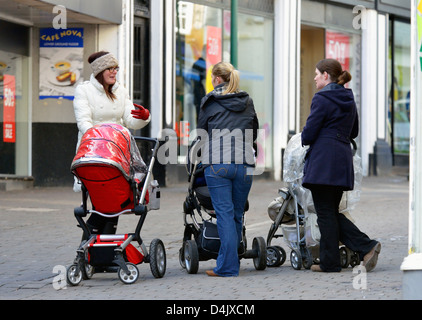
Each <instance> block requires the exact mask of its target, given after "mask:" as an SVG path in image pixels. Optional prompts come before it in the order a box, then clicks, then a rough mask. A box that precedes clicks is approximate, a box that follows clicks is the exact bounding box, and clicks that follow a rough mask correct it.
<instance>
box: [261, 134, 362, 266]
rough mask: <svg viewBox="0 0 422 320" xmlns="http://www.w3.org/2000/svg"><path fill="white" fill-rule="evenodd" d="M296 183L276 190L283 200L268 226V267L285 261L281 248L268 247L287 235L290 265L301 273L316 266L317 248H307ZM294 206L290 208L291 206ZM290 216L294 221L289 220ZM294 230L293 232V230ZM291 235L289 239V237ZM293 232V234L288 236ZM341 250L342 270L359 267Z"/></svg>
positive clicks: (355, 257)
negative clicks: (279, 230) (290, 225)
mask: <svg viewBox="0 0 422 320" xmlns="http://www.w3.org/2000/svg"><path fill="white" fill-rule="evenodd" d="M351 145H352V151H353V154H355V153H356V150H357V145H356V142H355V141H354V140H351ZM297 183H300V184H301V182H299V181H295V182H289V183H288V187H283V188H279V189H278V194H279V195H280V196H281V198H282V199H283V203H282V205H281V207H280V209H279V211H278V213H277V216H276V218H275V219H274V223H273V224H272V225H271V227H270V229H269V231H268V236H267V266H268V267H278V266H281V265H282V264H283V263H284V262H285V261H286V251H285V250H284V249H283V248H282V247H281V246H275V245H271V242H272V240H273V239H274V238H280V237H284V238H286V235H287V236H288V237H289V238H290V239H285V240H286V242H287V244H288V246H289V247H290V249H291V252H290V263H291V266H292V267H293V268H294V269H295V270H300V269H301V268H302V266H303V267H304V268H305V269H310V268H311V266H312V264H319V244H318V245H316V246H307V244H306V235H305V232H304V229H305V211H304V209H303V208H302V206H301V205H300V204H299V201H298V199H297V196H296V194H295V192H294V188H295V187H296V186H295V184H297ZM292 204H293V206H292ZM289 206H290V208H291V207H293V208H294V212H293V214H290V213H288V212H287V209H288V208H289ZM292 215H293V217H292ZM291 222H294V223H295V227H291V229H290V228H289V230H288V228H287V227H286V225H287V224H288V223H291ZM280 226H281V229H282V231H283V232H282V233H281V234H280V233H279V234H276V232H277V230H278V228H279V227H280ZM293 228H294V230H293ZM289 232H290V236H289V235H288V233H289ZM291 232H293V234H292V233H291ZM339 250H340V265H341V267H342V268H347V267H348V266H349V265H350V266H351V267H355V266H356V265H359V263H360V259H359V255H358V254H357V253H356V252H354V251H352V250H350V249H349V248H347V247H346V246H345V245H343V244H341V243H339Z"/></svg>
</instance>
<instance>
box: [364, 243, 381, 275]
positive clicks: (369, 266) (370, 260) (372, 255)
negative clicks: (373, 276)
mask: <svg viewBox="0 0 422 320" xmlns="http://www.w3.org/2000/svg"><path fill="white" fill-rule="evenodd" d="M380 252H381V243H379V242H377V244H376V245H375V246H374V247H373V248H372V249H371V251H369V252H368V253H367V254H365V256H364V257H363V262H362V266H364V267H365V268H366V272H369V271H371V270H373V269H374V268H375V266H376V265H377V262H378V255H379V253H380Z"/></svg>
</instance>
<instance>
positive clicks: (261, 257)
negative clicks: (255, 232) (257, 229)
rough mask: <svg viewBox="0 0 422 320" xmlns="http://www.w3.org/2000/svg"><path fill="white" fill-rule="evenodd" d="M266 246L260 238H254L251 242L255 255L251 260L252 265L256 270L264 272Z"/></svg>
mask: <svg viewBox="0 0 422 320" xmlns="http://www.w3.org/2000/svg"><path fill="white" fill-rule="evenodd" d="M266 247H267V245H266V244H265V240H264V238H262V237H258V238H254V239H253V241H252V250H253V251H256V253H257V255H256V257H255V258H253V264H254V266H255V269H256V270H264V269H265V268H266V267H267V248H266Z"/></svg>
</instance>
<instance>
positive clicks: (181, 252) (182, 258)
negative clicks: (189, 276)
mask: <svg viewBox="0 0 422 320" xmlns="http://www.w3.org/2000/svg"><path fill="white" fill-rule="evenodd" d="M184 252H185V246H184V244H183V245H182V247H181V248H180V249H179V263H180V266H181V267H182V268H183V269H186V263H185V255H184Z"/></svg>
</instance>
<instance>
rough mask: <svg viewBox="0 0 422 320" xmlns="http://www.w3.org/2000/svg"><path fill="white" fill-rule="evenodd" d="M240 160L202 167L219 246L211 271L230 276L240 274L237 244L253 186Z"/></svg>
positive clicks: (250, 177) (240, 237)
mask: <svg viewBox="0 0 422 320" xmlns="http://www.w3.org/2000/svg"><path fill="white" fill-rule="evenodd" d="M247 168H249V167H248V166H246V165H243V164H214V165H210V166H208V167H206V168H205V179H206V181H207V185H208V189H209V192H210V195H211V200H212V204H213V206H214V210H215V213H216V216H217V229H218V234H219V236H220V241H221V246H220V251H219V252H218V257H217V266H216V267H215V268H214V272H215V273H216V274H217V275H220V276H225V277H231V276H237V275H239V256H238V251H237V250H238V247H239V244H240V241H241V239H242V227H243V223H242V221H243V214H244V210H245V204H246V200H247V199H248V195H249V191H250V190H251V186H252V175H248V174H247V173H248V172H247Z"/></svg>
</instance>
